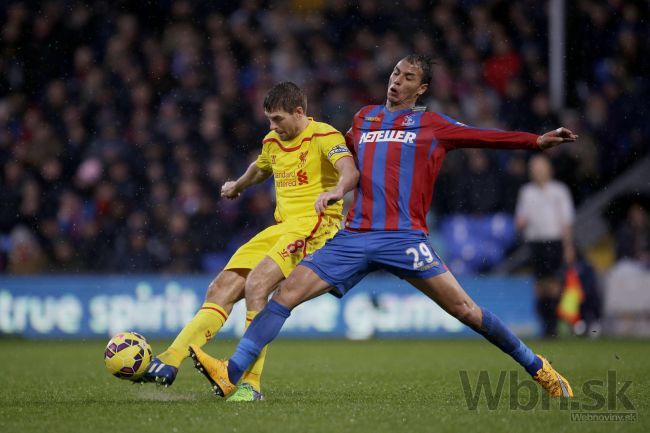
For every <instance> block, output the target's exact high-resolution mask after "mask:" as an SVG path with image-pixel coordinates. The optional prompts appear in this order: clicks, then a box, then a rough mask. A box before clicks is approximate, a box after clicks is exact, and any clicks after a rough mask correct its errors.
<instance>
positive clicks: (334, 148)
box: [321, 131, 352, 165]
mask: <svg viewBox="0 0 650 433" xmlns="http://www.w3.org/2000/svg"><path fill="white" fill-rule="evenodd" d="M345 142H346V140H345V138H343V135H342V134H341V133H340V132H338V131H335V132H334V133H328V134H327V135H325V136H323V137H322V141H321V152H322V153H323V156H325V157H326V158H327V159H328V160H329V161H330V162H331V163H332V165H334V164H336V161H338V160H339V159H341V158H343V157H346V156H352V153H350V149H348V147H347V146H346V145H345Z"/></svg>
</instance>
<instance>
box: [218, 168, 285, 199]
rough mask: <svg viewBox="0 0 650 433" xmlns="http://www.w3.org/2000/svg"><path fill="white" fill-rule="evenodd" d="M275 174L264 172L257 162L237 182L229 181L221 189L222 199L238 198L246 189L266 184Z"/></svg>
mask: <svg viewBox="0 0 650 433" xmlns="http://www.w3.org/2000/svg"><path fill="white" fill-rule="evenodd" d="M271 174H273V173H272V172H271V171H265V170H262V169H261V168H259V167H258V166H257V164H256V163H255V162H253V163H251V165H249V166H248V168H247V169H246V171H245V172H244V174H242V175H241V176H240V178H239V179H237V180H229V181H228V182H226V183H224V184H223V186H222V187H221V197H226V198H230V199H233V198H237V197H239V194H241V193H242V191H244V190H245V189H246V188H248V187H249V186H251V185H257V184H258V183H261V182H264V181H265V180H266V179H268V178H269V176H271Z"/></svg>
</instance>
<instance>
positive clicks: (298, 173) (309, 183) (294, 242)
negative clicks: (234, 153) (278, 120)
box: [225, 118, 352, 277]
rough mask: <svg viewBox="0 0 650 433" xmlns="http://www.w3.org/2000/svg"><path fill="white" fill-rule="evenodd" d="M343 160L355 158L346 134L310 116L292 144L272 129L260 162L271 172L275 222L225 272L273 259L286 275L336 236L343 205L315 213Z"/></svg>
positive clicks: (260, 166)
mask: <svg viewBox="0 0 650 433" xmlns="http://www.w3.org/2000/svg"><path fill="white" fill-rule="evenodd" d="M345 156H352V155H351V154H350V151H349V150H348V148H347V147H346V146H345V139H344V138H343V135H341V133H340V132H338V131H337V130H336V129H334V128H333V127H332V126H330V125H328V124H326V123H321V122H316V121H315V120H313V119H312V118H310V122H309V125H308V126H307V128H305V130H304V131H302V133H300V134H299V135H298V136H297V137H295V138H294V139H292V140H288V141H283V140H281V139H280V137H279V136H278V134H277V133H275V132H274V131H271V132H269V133H268V134H267V135H266V137H265V138H264V140H263V146H262V152H261V153H260V155H259V157H258V158H257V161H256V164H257V166H258V167H259V168H261V169H262V170H265V171H272V172H273V177H274V180H275V194H276V207H275V214H274V216H275V221H276V222H277V224H276V225H274V226H271V227H268V228H267V229H265V230H263V231H261V232H260V233H259V234H257V236H255V237H253V239H251V240H250V241H249V242H247V243H246V244H244V245H242V246H241V247H240V248H239V249H238V250H237V252H236V253H235V254H234V255H233V256H232V258H231V259H230V261H229V262H228V264H227V265H226V267H225V269H252V268H254V267H255V266H257V264H258V263H259V262H260V261H261V260H262V259H263V258H264V256H269V257H270V258H271V259H273V261H275V263H277V264H278V266H280V269H281V270H282V273H283V274H284V276H285V277H286V276H287V275H289V273H291V271H292V270H293V269H294V268H295V267H296V266H297V265H298V263H299V262H300V261H301V260H302V259H303V257H305V256H306V255H307V254H310V253H312V252H313V251H315V250H316V249H318V248H320V247H321V246H323V245H324V244H325V242H326V241H327V240H328V239H330V238H331V237H332V236H334V234H336V232H337V231H338V230H339V228H340V225H341V220H342V219H343V215H342V213H343V203H342V201H339V202H337V203H335V204H333V205H331V206H328V207H327V209H326V210H325V212H324V213H323V215H316V211H315V210H314V202H315V201H316V198H317V197H318V195H319V194H321V193H322V192H325V191H329V190H331V189H332V188H334V187H335V186H336V184H337V182H338V171H337V170H336V167H335V166H334V164H335V163H336V161H338V160H339V159H341V158H343V157H345Z"/></svg>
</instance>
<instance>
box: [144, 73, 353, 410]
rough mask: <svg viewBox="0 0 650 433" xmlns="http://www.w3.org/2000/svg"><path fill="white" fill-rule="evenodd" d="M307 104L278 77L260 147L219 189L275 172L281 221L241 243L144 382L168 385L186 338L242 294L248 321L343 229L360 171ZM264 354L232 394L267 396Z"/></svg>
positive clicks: (205, 337) (202, 332) (201, 340)
mask: <svg viewBox="0 0 650 433" xmlns="http://www.w3.org/2000/svg"><path fill="white" fill-rule="evenodd" d="M306 111H307V98H306V96H305V94H304V93H303V91H302V90H301V89H300V88H299V87H298V86H296V85H295V84H293V83H290V82H284V83H280V84H277V85H275V86H274V87H273V88H272V89H271V90H270V91H269V92H268V94H267V95H266V98H265V99H264V114H265V115H266V117H267V118H268V120H269V124H270V129H271V131H270V132H269V133H268V134H267V135H266V137H265V138H264V140H263V145H262V152H261V153H260V155H259V156H258V158H257V160H256V161H255V162H254V163H252V164H251V165H250V166H249V167H248V169H247V170H246V172H245V173H244V174H243V175H242V176H241V177H240V178H239V179H237V180H236V181H229V182H226V183H225V184H224V185H223V187H222V188H221V196H222V197H225V198H229V199H234V198H236V197H238V196H239V195H240V193H241V192H242V191H244V190H245V189H246V188H248V187H249V186H251V185H256V184H258V183H260V182H262V181H264V180H266V179H267V178H269V177H270V176H273V177H274V178H275V190H276V208H275V220H276V224H275V225H273V226H271V227H268V228H266V229H265V230H263V231H261V232H260V233H259V234H257V235H256V236H255V237H253V238H252V239H251V240H250V241H248V242H247V243H246V244H244V245H242V246H241V247H240V248H239V249H238V250H237V252H236V253H235V254H234V255H233V256H232V258H231V259H230V261H229V262H228V264H227V265H226V266H225V268H224V270H223V271H222V272H221V273H219V275H217V277H216V278H215V279H214V280H213V281H212V282H211V283H210V285H209V286H208V290H207V294H206V297H205V303H204V304H203V305H202V306H201V308H200V309H199V311H198V312H197V313H196V316H194V318H193V319H192V320H191V321H190V322H189V323H188V324H187V325H186V326H185V328H183V330H182V331H181V332H180V333H179V334H178V336H177V337H176V339H175V340H174V342H173V343H172V345H171V346H169V348H168V349H167V350H166V351H164V352H163V353H161V354H160V355H158V356H157V357H155V358H154V359H153V361H152V362H151V364H150V365H149V367H148V368H147V372H146V373H145V375H144V377H143V381H145V382H157V383H159V384H162V385H165V386H169V385H171V384H172V382H173V381H174V379H175V378H176V374H177V372H178V367H179V366H180V364H181V362H182V361H183V360H184V359H185V358H187V357H188V355H189V353H188V347H189V345H190V344H196V345H198V346H202V345H204V344H205V343H207V342H208V341H209V340H210V339H211V338H212V337H213V336H214V335H215V334H216V333H217V332H218V331H219V329H220V328H221V326H222V325H223V324H224V322H225V321H226V319H227V318H228V314H230V312H231V310H232V307H233V305H234V304H235V302H237V301H239V300H240V299H242V298H244V296H245V297H246V309H247V312H246V325H247V326H248V324H249V323H250V322H251V321H252V320H253V318H254V317H255V315H256V314H257V312H259V311H260V310H262V309H263V308H264V306H265V305H266V300H267V298H268V296H269V294H270V293H271V292H272V291H273V290H274V289H275V287H276V286H277V285H278V283H280V282H281V281H282V280H284V279H285V278H286V277H287V276H288V275H289V273H291V271H292V270H293V269H294V268H295V267H296V266H297V265H298V263H299V262H300V261H301V260H302V258H303V257H305V256H306V255H307V254H311V253H312V252H314V251H315V250H316V249H318V248H320V247H321V246H322V245H323V244H325V241H327V240H328V239H330V238H331V237H332V236H334V234H336V232H337V231H338V229H339V228H340V226H341V221H342V219H343V215H342V212H343V204H342V201H341V199H342V198H343V196H344V195H345V193H346V192H348V191H351V190H352V189H353V188H354V187H355V186H356V184H357V181H358V178H359V172H358V171H357V169H356V167H355V164H354V160H353V158H352V155H351V154H350V151H349V150H348V148H347V147H346V145H345V139H344V138H343V136H342V135H341V133H340V132H338V131H337V130H336V129H334V128H333V127H332V126H330V125H328V124H326V123H321V122H317V121H315V120H314V119H312V118H311V117H307V115H306ZM265 356H266V349H264V351H262V353H261V354H260V356H259V357H258V359H257V361H256V362H255V363H254V364H253V365H252V366H251V368H250V369H249V370H248V371H247V372H246V374H245V375H244V376H243V378H242V385H241V386H240V387H239V390H238V391H237V392H236V393H235V394H234V395H233V396H232V397H231V398H230V399H231V400H234V401H252V400H261V399H262V394H261V388H260V375H261V372H262V367H263V365H264V359H265Z"/></svg>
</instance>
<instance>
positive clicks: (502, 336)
mask: <svg viewBox="0 0 650 433" xmlns="http://www.w3.org/2000/svg"><path fill="white" fill-rule="evenodd" d="M481 311H482V312H483V322H482V323H481V328H480V329H474V330H475V331H476V332H478V333H479V334H481V335H482V336H483V337H485V338H486V339H487V340H488V341H489V342H490V343H492V344H494V345H495V346H497V347H498V348H499V349H501V350H503V351H504V352H505V353H507V354H508V355H510V356H512V358H513V359H514V360H515V361H517V362H518V363H519V364H521V366H522V367H524V368H525V369H526V371H527V372H528V374H530V375H531V376H534V375H535V374H536V373H537V371H538V370H539V369H540V368H542V360H541V359H540V358H539V356H537V355H535V354H534V353H533V351H532V350H530V348H529V347H528V346H526V344H524V342H523V341H521V340H520V339H519V338H518V337H517V336H516V335H515V334H513V333H512V331H510V330H509V329H508V328H507V327H506V325H505V324H504V323H503V322H502V321H501V320H500V319H499V318H498V317H497V316H495V315H494V314H492V313H491V312H489V311H488V310H486V309H485V308H481Z"/></svg>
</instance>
